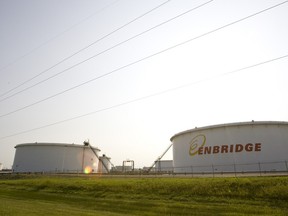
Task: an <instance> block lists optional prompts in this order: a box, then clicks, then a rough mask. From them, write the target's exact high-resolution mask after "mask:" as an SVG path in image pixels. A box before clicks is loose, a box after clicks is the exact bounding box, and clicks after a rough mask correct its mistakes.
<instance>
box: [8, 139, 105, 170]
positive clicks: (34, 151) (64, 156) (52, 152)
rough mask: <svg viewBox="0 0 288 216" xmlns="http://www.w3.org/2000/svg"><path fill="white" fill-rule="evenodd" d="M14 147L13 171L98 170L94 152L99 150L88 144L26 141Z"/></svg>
mask: <svg viewBox="0 0 288 216" xmlns="http://www.w3.org/2000/svg"><path fill="white" fill-rule="evenodd" d="M15 148H16V152H15V157H14V163H13V168H12V169H13V172H57V173H58V172H61V173H80V172H85V173H91V172H92V173H93V172H97V170H98V158H97V156H96V155H95V153H97V152H99V151H100V150H99V149H98V148H95V147H91V146H90V145H77V144H63V143H26V144H19V145H16V146H15ZM92 149H93V150H94V152H95V153H94V152H93V151H92Z"/></svg>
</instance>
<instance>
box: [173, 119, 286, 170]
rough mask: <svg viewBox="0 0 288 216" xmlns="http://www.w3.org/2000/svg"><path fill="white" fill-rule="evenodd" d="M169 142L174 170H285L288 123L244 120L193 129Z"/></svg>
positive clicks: (179, 134) (175, 136) (177, 135)
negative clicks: (240, 149)
mask: <svg viewBox="0 0 288 216" xmlns="http://www.w3.org/2000/svg"><path fill="white" fill-rule="evenodd" d="M171 141H172V142H173V159H174V171H175V172H212V171H213V172H222V171H223V172H226V171H230V172H235V171H236V172H242V171H287V161H288V123H287V122H244V123H233V124H224V125H215V126H209V127H202V128H195V129H192V130H188V131H184V132H181V133H178V134H176V135H174V136H173V137H172V138H171ZM237 144H242V145H243V150H242V151H239V152H237V151H236V145H237ZM247 144H249V145H248V146H247V149H246V150H245V145H247ZM201 145H202V146H203V147H202V148H200V147H201ZM231 145H233V147H232V148H233V149H231V147H230V146H231ZM255 145H256V149H255ZM209 146H211V149H210V150H211V152H210V154H209V152H208V148H209ZM214 146H219V149H218V150H217V148H218V147H215V152H214V153H213V148H214ZM222 146H226V147H222ZM239 146H240V145H238V147H239ZM205 148H207V151H206V152H205ZM221 148H223V149H224V150H222V152H221ZM225 148H226V149H225ZM230 150H231V151H230ZM247 150H248V151H247ZM205 153H206V154H205Z"/></svg>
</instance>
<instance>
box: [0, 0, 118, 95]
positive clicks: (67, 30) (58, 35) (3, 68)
mask: <svg viewBox="0 0 288 216" xmlns="http://www.w3.org/2000/svg"><path fill="white" fill-rule="evenodd" d="M118 1H120V0H116V1H113V2H112V3H110V4H109V5H107V6H105V7H103V8H101V9H99V10H97V11H96V12H94V13H92V14H90V15H89V16H87V17H85V18H84V19H82V20H80V21H79V22H77V23H75V24H73V25H71V26H70V27H68V28H66V29H65V30H64V31H62V32H60V33H58V34H57V35H55V36H54V37H52V38H50V39H48V40H47V41H45V42H43V43H42V44H40V45H39V46H37V47H35V48H34V49H32V50H30V51H28V52H27V53H25V54H24V55H22V56H20V57H18V58H17V59H15V60H14V61H12V62H10V63H8V64H7V65H5V66H4V67H2V68H1V69H0V71H3V70H5V69H6V68H8V67H10V66H11V65H13V64H15V63H17V62H18V61H20V60H21V59H23V58H25V57H27V56H29V55H31V54H32V53H34V52H35V51H37V50H38V49H40V48H42V47H43V46H45V45H46V44H48V43H50V42H51V41H54V40H55V39H57V38H59V37H60V36H61V35H63V34H65V33H66V32H69V31H70V30H71V29H73V28H75V27H77V26H79V25H80V24H82V23H83V22H85V21H87V20H89V19H91V18H92V17H93V16H95V15H96V14H98V13H101V12H102V11H104V10H106V9H107V8H109V7H110V6H112V5H114V4H115V3H116V2H118ZM28 81H30V80H27V82H28ZM25 83H26V81H25ZM25 83H23V84H20V85H18V86H16V87H14V88H13V89H10V90H9V91H7V92H5V93H3V94H2V95H5V94H7V93H9V92H11V91H13V90H14V89H16V88H18V87H20V86H22V85H24V84H25ZM2 95H0V97H1V96H2Z"/></svg>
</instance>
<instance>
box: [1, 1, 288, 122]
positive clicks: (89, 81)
mask: <svg viewBox="0 0 288 216" xmlns="http://www.w3.org/2000/svg"><path fill="white" fill-rule="evenodd" d="M287 2H288V1H285V3H287ZM282 4H283V2H282V3H280V4H277V5H274V6H272V7H269V8H266V9H264V10H261V11H259V12H257V13H254V14H251V15H249V16H246V17H244V18H241V19H239V20H236V21H233V22H231V23H229V24H226V25H224V26H221V27H219V28H216V29H214V30H211V31H209V32H206V33H204V34H201V35H199V36H196V37H193V38H191V39H189V40H186V41H184V42H181V43H178V44H176V45H174V46H171V47H169V48H166V49H164V50H161V51H159V52H156V53H154V54H151V55H148V56H146V57H144V58H141V59H139V60H137V61H134V62H131V63H129V64H126V65H124V66H122V67H119V68H117V69H114V70H112V71H110V72H108V73H105V74H102V75H100V76H97V77H95V78H93V79H89V80H87V81H85V82H82V83H80V84H78V85H75V86H73V87H70V88H68V89H65V90H63V91H61V92H58V93H56V94H54V95H51V96H49V97H46V98H44V99H41V100H39V101H36V102H34V103H32V104H29V105H26V106H24V107H21V108H18V109H16V110H14V111H11V112H8V113H6V114H2V115H1V116H0V117H4V116H8V115H11V114H13V113H16V112H18V111H21V110H24V109H27V108H29V107H32V106H34V105H36V104H39V103H42V102H44V101H47V100H49V99H52V98H55V97H57V96H59V95H62V94H64V93H66V92H68V91H71V90H74V89H76V88H79V87H81V86H84V85H86V84H88V83H91V82H94V81H96V80H98V79H100V78H103V77H105V76H108V75H111V74H113V73H116V72H118V71H120V70H122V69H125V68H128V67H130V66H132V65H135V64H137V63H140V62H142V61H144V60H147V59H150V58H152V57H154V56H157V55H159V54H161V53H164V52H166V51H169V50H171V49H174V48H176V47H179V46H182V45H185V44H187V43H188V42H191V41H194V40H196V39H199V38H201V37H204V36H206V35H209V34H212V33H214V32H216V31H219V30H221V29H223V28H226V27H229V26H231V25H234V24H236V23H239V22H241V21H244V20H247V19H248V18H251V17H253V16H256V15H258V14H260V13H263V12H265V11H268V10H270V9H272V8H275V7H277V6H280V5H282Z"/></svg>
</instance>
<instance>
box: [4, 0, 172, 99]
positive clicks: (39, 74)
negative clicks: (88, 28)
mask: <svg viewBox="0 0 288 216" xmlns="http://www.w3.org/2000/svg"><path fill="white" fill-rule="evenodd" d="M169 1H171V0H167V1H165V2H164V3H161V4H160V5H157V6H156V7H154V8H152V9H150V10H149V11H147V12H145V13H144V14H142V15H140V16H138V17H136V18H134V19H133V20H131V21H129V22H128V23H126V24H124V25H122V26H120V27H118V28H117V29H115V30H113V31H112V32H110V33H108V34H106V35H104V36H102V37H101V38H99V39H97V40H96V41H94V42H93V43H90V44H89V45H87V46H85V47H83V48H81V49H80V50H78V51H77V52H75V53H73V54H72V55H70V56H68V57H66V58H64V59H62V60H61V61H59V62H57V63H56V64H54V65H52V66H51V67H49V68H47V69H46V70H44V71H42V72H40V73H38V74H37V75H35V76H33V77H31V78H30V79H28V80H26V81H24V82H22V83H21V84H19V85H17V86H16V87H14V88H12V89H10V90H9V91H6V92H4V93H3V94H1V95H0V97H2V96H4V95H6V94H8V93H10V92H11V91H14V90H15V89H18V88H19V87H21V86H23V85H24V84H26V83H28V82H30V81H32V80H34V79H35V78H37V77H39V76H41V75H42V74H44V73H46V72H48V71H50V70H51V69H53V68H55V67H56V66H58V65H60V64H61V63H63V62H65V61H67V60H68V59H70V58H72V57H73V56H75V55H77V54H79V53H80V52H83V51H84V50H86V49H88V48H89V47H91V46H93V45H95V44H97V43H99V42H100V41H102V40H104V39H105V38H107V37H109V36H111V35H112V34H114V33H116V32H118V31H120V30H121V29H123V28H125V27H126V26H128V25H130V24H131V23H133V22H135V21H137V20H139V19H140V18H142V17H144V16H146V15H147V14H149V13H151V12H153V11H155V10H156V9H158V8H160V7H162V6H163V5H165V4H167V3H168V2H169ZM70 69H71V68H70ZM52 77H55V76H52ZM52 77H51V78H52ZM48 79H50V78H48ZM48 79H45V81H46V80H48ZM39 83H42V82H39ZM36 85H38V83H37V84H36ZM34 86H35V85H33V86H32V87H34ZM32 87H28V88H25V89H24V90H22V91H18V92H16V93H15V94H12V95H10V96H9V97H6V98H4V99H3V100H6V99H7V98H10V97H12V96H14V95H17V94H19V93H21V92H23V91H26V90H27V89H30V88H32ZM3 100H1V101H3Z"/></svg>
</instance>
